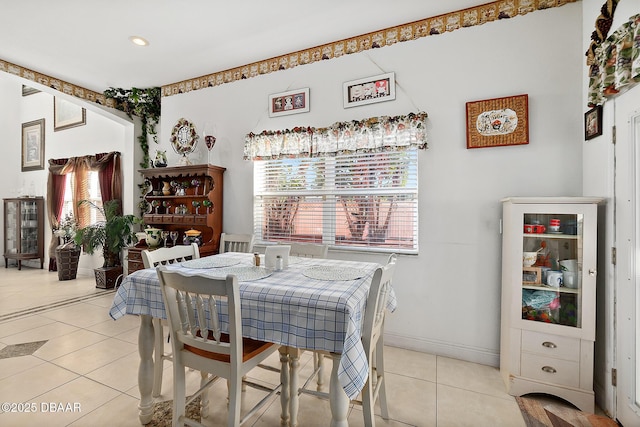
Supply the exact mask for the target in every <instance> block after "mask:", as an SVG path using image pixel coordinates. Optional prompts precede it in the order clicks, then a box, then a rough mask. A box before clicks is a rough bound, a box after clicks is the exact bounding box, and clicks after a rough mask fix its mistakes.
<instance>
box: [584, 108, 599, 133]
mask: <svg viewBox="0 0 640 427" xmlns="http://www.w3.org/2000/svg"><path fill="white" fill-rule="evenodd" d="M599 135H602V105H596V106H595V107H593V108H592V109H591V110H589V111H587V112H586V113H584V140H585V141H588V140H590V139H591V138H595V137H596V136H599Z"/></svg>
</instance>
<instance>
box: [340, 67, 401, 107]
mask: <svg viewBox="0 0 640 427" xmlns="http://www.w3.org/2000/svg"><path fill="white" fill-rule="evenodd" d="M342 94H343V97H344V108H349V107H357V106H359V105H367V104H373V103H374V102H384V101H393V100H394V99H396V78H395V73H393V72H392V73H386V74H380V75H378V76H371V77H365V78H363V79H358V80H352V81H350V82H344V83H343V85H342Z"/></svg>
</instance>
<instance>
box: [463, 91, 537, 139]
mask: <svg viewBox="0 0 640 427" xmlns="http://www.w3.org/2000/svg"><path fill="white" fill-rule="evenodd" d="M528 109H529V96H528V95H515V96H507V97H504V98H493V99H485V100H483V101H472V102H467V148H486V147H499V146H504V145H523V144H528V143H529V113H528Z"/></svg>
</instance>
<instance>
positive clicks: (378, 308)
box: [298, 254, 397, 427]
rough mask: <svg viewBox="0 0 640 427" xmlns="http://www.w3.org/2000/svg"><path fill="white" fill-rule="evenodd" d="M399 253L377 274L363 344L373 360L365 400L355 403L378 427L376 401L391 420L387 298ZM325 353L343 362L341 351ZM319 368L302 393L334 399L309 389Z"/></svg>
mask: <svg viewBox="0 0 640 427" xmlns="http://www.w3.org/2000/svg"><path fill="white" fill-rule="evenodd" d="M396 261H397V256H396V255H395V254H393V255H391V256H390V257H389V260H388V263H387V264H386V265H385V266H383V267H378V268H377V269H376V271H375V273H374V274H373V279H372V280H371V286H370V288H369V295H368V296H367V305H366V309H365V312H364V322H363V326H362V346H363V347H364V351H365V354H366V357H367V362H368V363H369V376H368V378H367V382H366V383H365V385H364V388H363V389H362V400H361V401H357V400H354V403H357V404H361V405H362V410H363V416H364V425H365V426H367V427H375V415H374V407H375V402H376V400H379V402H380V414H381V416H382V418H383V419H385V420H388V419H389V408H388V405H387V392H386V387H385V385H386V384H385V381H384V380H385V378H384V339H383V335H384V318H385V314H386V310H387V301H388V299H389V294H390V292H391V282H392V278H393V273H394V271H395V268H396ZM322 353H323V354H324V355H325V356H328V357H330V358H331V359H333V363H340V357H341V355H340V354H333V353H328V352H322ZM319 371H320V370H319V369H315V371H314V373H313V374H312V376H311V377H310V378H309V379H307V381H306V382H305V383H304V385H303V386H302V387H301V388H300V389H299V390H298V394H301V393H308V394H312V395H314V396H319V397H323V398H325V399H330V398H331V396H330V395H329V393H327V392H322V391H320V390H309V389H308V388H307V385H308V384H309V383H310V382H311V380H312V379H313V376H315V375H320V374H321V372H319Z"/></svg>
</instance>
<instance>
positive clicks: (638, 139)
mask: <svg viewBox="0 0 640 427" xmlns="http://www.w3.org/2000/svg"><path fill="white" fill-rule="evenodd" d="M614 102H615V105H614V107H615V125H616V130H617V131H616V133H617V140H616V167H615V171H616V173H615V175H616V178H615V179H616V215H615V216H616V218H615V221H616V247H617V253H618V256H617V266H616V280H615V342H616V350H615V367H616V380H617V386H616V392H615V393H616V418H617V419H618V421H620V423H622V425H624V426H638V425H640V358H639V357H638V356H639V355H640V315H639V314H638V313H639V312H640V292H639V291H638V286H640V194H638V192H639V191H640V86H636V87H635V88H633V89H631V90H629V91H628V92H627V93H625V94H624V95H622V96H619V97H617V98H616V99H615V101H614Z"/></svg>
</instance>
